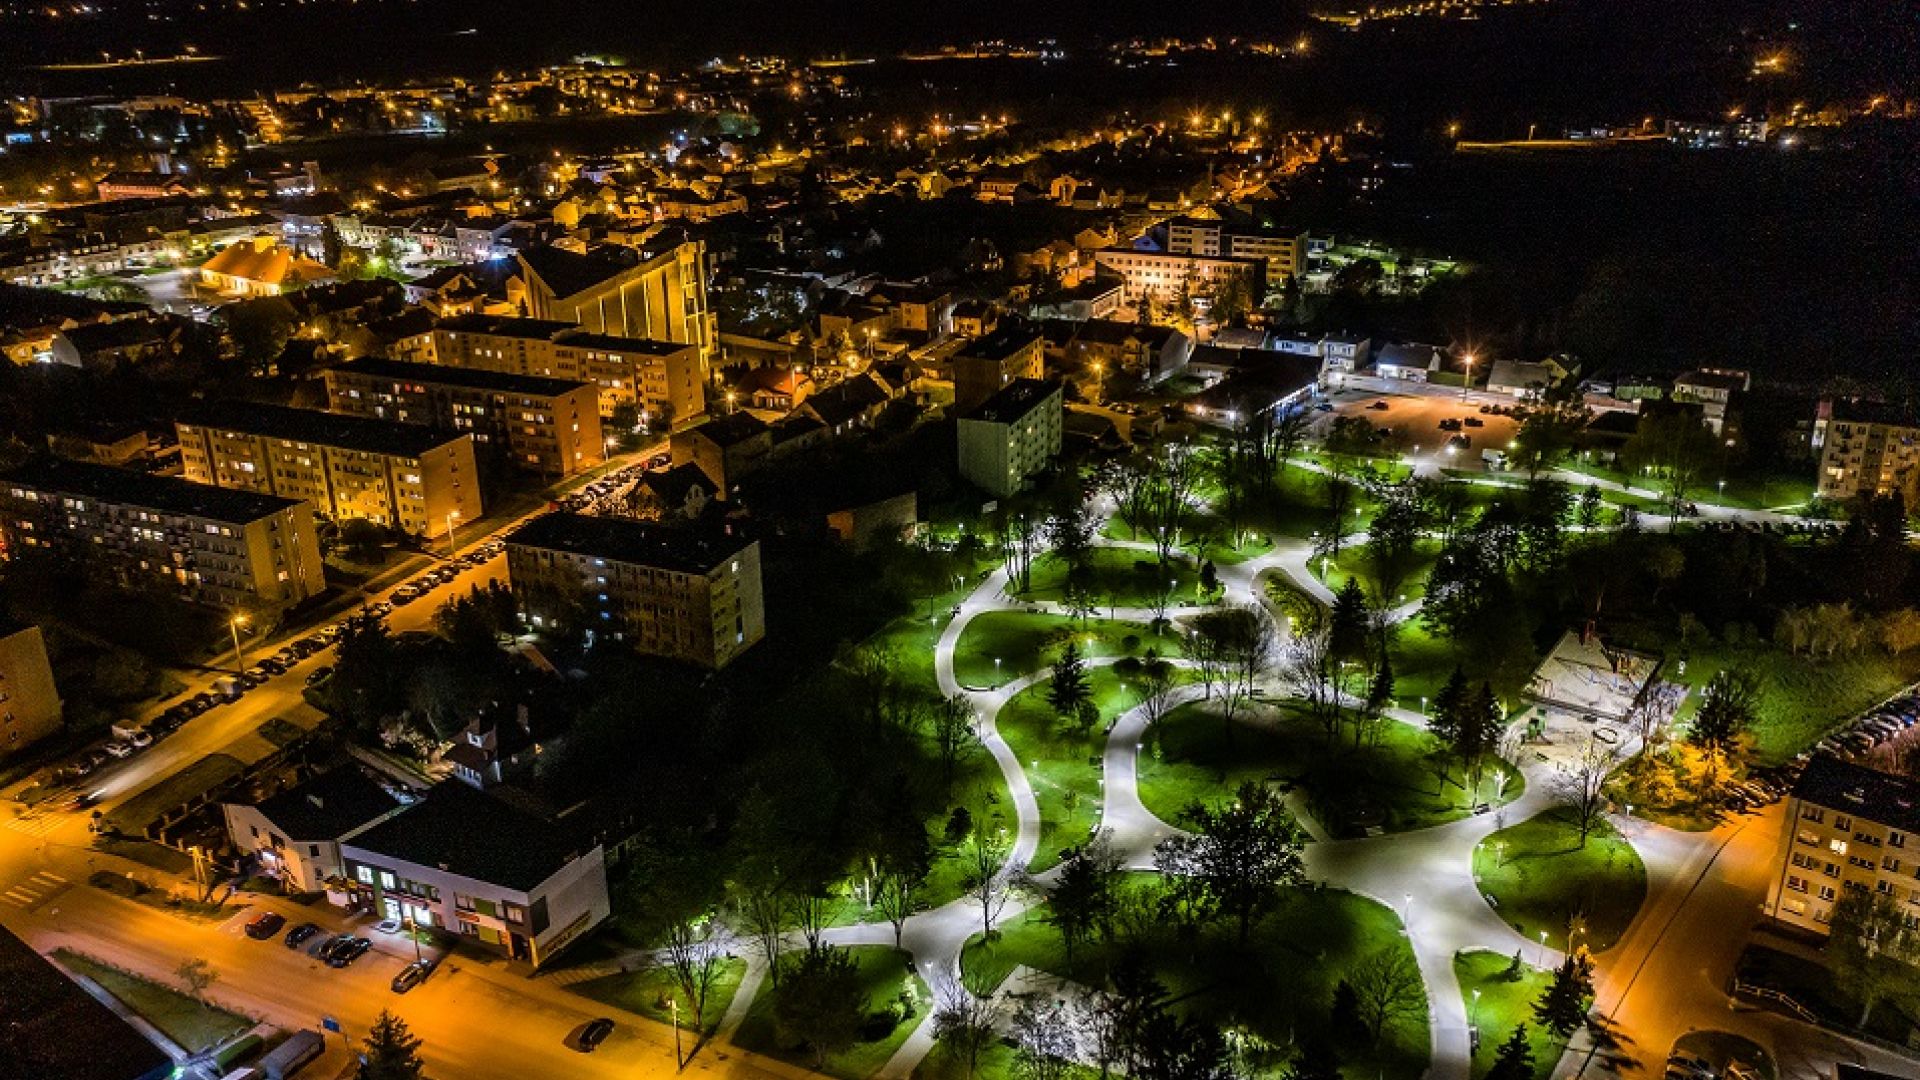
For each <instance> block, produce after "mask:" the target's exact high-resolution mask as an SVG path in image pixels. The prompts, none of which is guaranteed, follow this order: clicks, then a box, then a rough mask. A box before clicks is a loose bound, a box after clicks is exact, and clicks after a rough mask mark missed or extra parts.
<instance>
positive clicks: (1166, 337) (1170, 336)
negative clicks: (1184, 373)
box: [1067, 319, 1193, 385]
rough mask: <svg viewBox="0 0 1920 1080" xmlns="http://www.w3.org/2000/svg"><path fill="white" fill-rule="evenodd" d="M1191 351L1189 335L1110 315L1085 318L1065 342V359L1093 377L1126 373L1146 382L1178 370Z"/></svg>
mask: <svg viewBox="0 0 1920 1080" xmlns="http://www.w3.org/2000/svg"><path fill="white" fill-rule="evenodd" d="M1192 355H1193V339H1191V338H1189V337H1187V335H1185V334H1183V333H1181V332H1180V331H1178V330H1176V329H1174V328H1173V327H1171V326H1142V325H1140V324H1139V323H1134V322H1115V321H1113V320H1110V319H1089V320H1087V321H1086V322H1085V323H1084V324H1082V325H1081V326H1080V329H1079V332H1078V333H1076V334H1075V335H1074V337H1073V341H1072V342H1071V343H1070V344H1069V345H1068V346H1067V357H1068V360H1069V361H1070V362H1072V363H1073V364H1074V365H1076V366H1078V367H1082V368H1086V369H1088V370H1090V371H1092V372H1093V373H1094V374H1095V376H1096V377H1104V376H1106V375H1109V374H1111V375H1120V374H1126V375H1130V376H1133V377H1135V378H1137V379H1139V380H1140V381H1141V382H1142V383H1146V384H1148V385H1151V384H1153V383H1157V382H1160V381H1161V380H1163V379H1167V378H1171V377H1172V376H1174V375H1176V374H1178V373H1179V372H1180V371H1181V370H1182V369H1184V368H1185V367H1186V366H1187V360H1188V358H1189V357H1191V356H1192Z"/></svg>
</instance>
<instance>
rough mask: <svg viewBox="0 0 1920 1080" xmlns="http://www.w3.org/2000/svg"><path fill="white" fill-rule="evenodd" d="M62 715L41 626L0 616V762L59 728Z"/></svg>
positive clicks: (58, 694)
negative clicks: (13, 622) (14, 622)
mask: <svg viewBox="0 0 1920 1080" xmlns="http://www.w3.org/2000/svg"><path fill="white" fill-rule="evenodd" d="M60 719H61V710H60V693H59V691H58V690H57V689H55V687H54V684H53V667H52V665H51V664H49V663H48V662H47V642H46V638H44V637H42V636H41V634H40V628H39V627H37V626H11V625H8V624H7V623H6V622H5V621H4V620H0V762H3V761H5V760H7V758H8V757H9V756H11V755H13V754H16V753H19V752H20V751H22V750H25V749H26V748H27V747H29V746H32V745H33V744H34V743H35V742H38V741H39V740H41V739H44V738H46V737H47V736H48V735H51V734H53V733H54V732H56V731H58V730H60Z"/></svg>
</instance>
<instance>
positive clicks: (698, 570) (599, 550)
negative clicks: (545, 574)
mask: <svg viewBox="0 0 1920 1080" xmlns="http://www.w3.org/2000/svg"><path fill="white" fill-rule="evenodd" d="M750 543H752V541H750V540H747V539H745V538H744V537H740V536H735V535H729V534H728V533H727V532H726V531H725V530H724V529H720V528H715V529H670V528H662V527H661V526H658V525H654V524H651V523H648V522H644V521H634V520H632V519H629V518H617V517H590V516H588V515H585V514H542V515H540V516H539V517H537V518H534V519H533V520H532V521H530V522H528V523H527V524H525V525H522V526H521V527H520V528H519V529H518V530H516V531H514V532H513V533H512V534H511V535H509V536H508V537H507V545H508V546H509V547H528V548H540V549H542V550H546V551H564V552H568V553H571V554H574V555H586V556H590V557H593V558H598V559H611V560H612V561H614V562H622V563H628V564H630V565H634V566H650V567H655V568H657V569H662V570H674V571H678V572H681V573H689V574H705V573H707V572H708V571H711V570H712V569H713V568H714V567H716V566H719V565H720V564H721V563H723V562H725V561H727V560H728V559H730V558H732V557H733V556H734V555H736V554H738V553H739V552H740V551H742V550H743V549H745V548H746V547H747V545H748V544H750Z"/></svg>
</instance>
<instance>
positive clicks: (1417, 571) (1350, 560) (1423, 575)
mask: <svg viewBox="0 0 1920 1080" xmlns="http://www.w3.org/2000/svg"><path fill="white" fill-rule="evenodd" d="M1439 559H1440V541H1438V540H1422V541H1420V542H1419V543H1418V544H1416V545H1415V546H1414V552H1413V555H1412V557H1411V558H1410V559H1409V560H1408V563H1407V566H1408V573H1407V576H1406V580H1405V581H1404V582H1402V583H1401V585H1400V587H1399V588H1398V589H1397V590H1396V591H1395V594H1394V595H1393V596H1389V597H1386V601H1387V605H1388V606H1390V607H1398V606H1399V605H1400V604H1402V603H1404V602H1405V601H1406V600H1418V599H1419V598H1420V597H1421V596H1423V595H1425V593H1426V591H1427V578H1428V577H1429V576H1431V575H1432V574H1433V564H1434V563H1436V562H1438V561H1439ZM1332 562H1333V565H1332V566H1328V565H1327V560H1325V559H1315V560H1313V562H1312V563H1310V564H1309V565H1310V566H1311V567H1312V569H1313V571H1314V574H1315V575H1316V576H1317V577H1319V579H1320V582H1321V584H1323V585H1325V586H1326V587H1327V588H1329V589H1331V590H1333V591H1334V592H1339V591H1340V589H1341V588H1342V587H1343V586H1344V585H1346V583H1347V579H1348V578H1359V579H1360V588H1361V590H1362V591H1363V592H1365V593H1366V594H1367V596H1368V597H1370V598H1376V600H1377V598H1379V596H1380V577H1379V574H1378V573H1377V572H1376V569H1375V566H1374V560H1373V556H1372V554H1371V553H1369V552H1368V551H1367V549H1366V546H1365V545H1364V544H1361V545H1349V546H1347V547H1344V548H1341V549H1340V557H1339V558H1337V559H1334V560H1332ZM1403 597H1404V598H1405V600H1403V599H1402V598H1403Z"/></svg>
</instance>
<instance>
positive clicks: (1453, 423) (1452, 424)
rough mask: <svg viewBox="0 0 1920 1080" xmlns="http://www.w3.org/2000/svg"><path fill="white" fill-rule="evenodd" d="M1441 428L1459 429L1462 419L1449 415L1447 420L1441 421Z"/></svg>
mask: <svg viewBox="0 0 1920 1080" xmlns="http://www.w3.org/2000/svg"><path fill="white" fill-rule="evenodd" d="M1440 430H1441V431H1459V430H1460V420H1459V419H1458V418H1457V417H1452V416H1449V417H1447V418H1446V419H1445V420H1442V421H1440Z"/></svg>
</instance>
